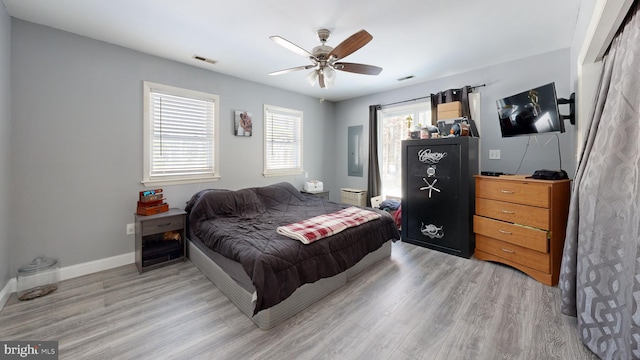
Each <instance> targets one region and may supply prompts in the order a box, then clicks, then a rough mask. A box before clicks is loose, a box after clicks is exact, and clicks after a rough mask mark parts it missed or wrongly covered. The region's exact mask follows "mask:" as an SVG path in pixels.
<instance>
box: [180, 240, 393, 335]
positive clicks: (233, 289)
mask: <svg viewBox="0 0 640 360" xmlns="http://www.w3.org/2000/svg"><path fill="white" fill-rule="evenodd" d="M188 246H189V259H190V260H191V262H193V263H194V264H195V265H196V267H197V268H198V269H200V271H202V272H203V273H204V274H205V275H206V276H207V277H208V278H209V280H211V281H212V282H213V283H214V284H215V285H216V286H217V287H218V288H219V289H220V290H221V291H222V292H223V293H224V294H225V295H227V297H228V298H229V299H230V300H231V301H232V302H233V303H234V304H235V305H236V306H237V307H238V308H239V309H240V311H242V312H243V313H244V314H245V315H247V316H248V317H249V318H250V319H251V320H252V321H253V322H254V323H255V324H256V325H257V326H258V328H260V329H262V330H268V329H270V328H272V327H274V326H276V325H278V324H279V323H281V322H283V321H285V320H287V319H288V318H290V317H292V316H294V315H295V314H297V313H299V312H300V311H302V310H304V309H306V308H307V307H309V306H310V305H312V304H313V303H315V302H316V301H318V300H320V299H322V298H323V297H325V296H327V295H329V294H330V293H331V292H333V291H334V290H336V289H338V288H339V287H341V286H342V285H344V284H345V283H346V282H347V281H348V280H350V279H351V278H353V277H354V276H355V275H357V274H359V273H360V272H362V271H364V270H365V269H367V268H369V267H371V266H372V265H373V264H375V263H377V262H378V261H380V260H382V259H385V258H388V257H390V256H391V241H387V242H385V243H384V244H383V245H382V247H380V248H379V249H378V250H376V251H374V252H372V253H369V254H368V255H367V256H365V257H364V258H362V260H360V261H359V262H358V263H357V264H355V265H354V266H352V267H351V268H349V269H347V270H346V271H344V272H342V273H340V274H337V275H334V276H332V277H330V278H324V279H320V280H318V281H316V282H314V283H311V284H304V285H303V286H301V287H300V288H298V289H297V290H296V291H295V292H294V293H293V294H291V296H290V297H288V298H287V299H285V300H284V301H282V302H281V303H279V304H277V305H275V306H272V307H270V308H268V309H264V310H262V311H260V312H259V313H257V314H256V315H255V316H253V309H254V301H253V296H254V292H251V291H248V290H246V289H245V288H243V287H242V286H240V285H239V284H238V283H236V281H235V280H233V279H232V278H231V277H230V276H229V275H228V274H227V273H225V272H224V270H222V268H221V267H220V266H218V265H217V264H216V263H215V261H213V260H212V259H211V257H209V256H207V255H206V254H205V252H203V250H201V249H200V248H199V247H198V246H197V245H196V244H194V243H193V242H192V241H191V240H189V241H188Z"/></svg>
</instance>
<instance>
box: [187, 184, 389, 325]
mask: <svg viewBox="0 0 640 360" xmlns="http://www.w3.org/2000/svg"><path fill="white" fill-rule="evenodd" d="M349 206H350V205H347V204H338V203H334V202H330V201H326V200H323V199H321V198H319V197H316V196H312V195H307V194H302V193H300V192H299V191H298V190H297V189H296V188H294V187H293V186H292V185H291V184H289V183H278V184H274V185H270V186H264V187H255V188H249V189H242V190H238V191H228V190H203V191H200V192H198V193H197V194H195V195H194V196H193V197H192V198H191V200H190V201H189V202H188V203H187V207H186V210H187V212H188V213H189V227H190V231H191V232H192V234H193V235H195V236H197V237H198V238H199V239H200V240H202V242H204V244H205V245H207V246H208V247H209V248H211V249H212V250H214V251H216V252H219V253H220V254H222V255H224V256H226V257H228V258H230V259H232V260H235V261H237V262H239V263H241V264H242V266H243V268H244V270H245V271H246V272H247V274H248V275H249V277H250V278H251V279H252V282H253V285H254V286H255V288H256V292H257V297H258V299H257V302H256V307H255V309H254V314H257V313H258V312H259V311H260V310H263V309H267V308H269V307H271V306H274V305H276V304H278V303H279V302H281V301H282V300H284V299H286V298H287V297H288V296H289V295H291V294H292V293H293V292H294V291H295V290H296V289H297V288H298V287H300V286H302V285H303V284H306V283H312V282H315V281H317V280H319V279H321V278H326V277H330V276H333V275H336V274H338V273H340V272H343V271H345V270H346V269H348V268H350V267H351V266H353V265H355V264H356V263H357V262H358V261H359V260H360V259H362V258H363V257H364V256H365V255H367V254H368V253H370V252H372V251H375V250H377V249H378V248H380V246H382V244H383V243H384V242H386V241H388V240H394V241H395V240H398V239H399V238H400V237H399V234H398V230H397V229H396V227H395V224H394V222H393V219H392V218H391V216H389V214H388V213H386V212H384V211H378V212H379V213H381V214H382V215H383V216H382V218H380V219H378V220H374V221H370V222H368V223H365V224H362V225H360V226H357V227H353V228H349V229H347V230H345V231H343V232H341V233H339V234H336V235H333V236H330V237H328V238H325V239H322V240H318V241H316V242H314V243H312V244H309V245H305V244H303V243H302V242H300V241H298V240H293V239H290V238H287V237H285V236H283V235H279V234H277V233H276V228H277V227H278V226H280V225H287V224H290V223H294V222H297V221H301V220H305V219H308V218H311V217H313V216H317V215H321V214H327V213H332V212H335V211H338V210H340V209H344V208H347V207H349Z"/></svg>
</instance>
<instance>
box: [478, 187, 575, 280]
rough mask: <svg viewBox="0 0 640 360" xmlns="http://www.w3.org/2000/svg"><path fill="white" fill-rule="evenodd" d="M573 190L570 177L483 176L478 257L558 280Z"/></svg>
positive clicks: (535, 277) (528, 273)
mask: <svg viewBox="0 0 640 360" xmlns="http://www.w3.org/2000/svg"><path fill="white" fill-rule="evenodd" d="M570 194H571V180H569V179H565V180H535V179H530V178H526V177H525V175H510V176H505V175H503V176H500V177H494V176H477V177H476V206H475V208H476V215H475V216H474V224H473V229H474V231H475V233H476V252H475V256H476V258H478V259H480V260H488V261H495V262H499V263H503V264H506V265H509V266H512V267H514V268H516V269H518V270H520V271H522V272H524V273H525V274H527V275H529V276H531V277H532V278H534V279H536V280H537V281H539V282H541V283H543V284H546V285H549V286H553V285H556V284H557V283H558V277H559V274H560V262H561V259H562V249H563V246H564V237H565V230H566V226H567V216H568V213H569V198H570Z"/></svg>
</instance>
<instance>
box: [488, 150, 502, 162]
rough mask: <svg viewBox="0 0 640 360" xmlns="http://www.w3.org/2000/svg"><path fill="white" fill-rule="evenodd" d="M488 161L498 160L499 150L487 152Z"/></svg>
mask: <svg viewBox="0 0 640 360" xmlns="http://www.w3.org/2000/svg"><path fill="white" fill-rule="evenodd" d="M489 159H490V160H500V150H489Z"/></svg>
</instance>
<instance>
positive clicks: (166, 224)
mask: <svg viewBox="0 0 640 360" xmlns="http://www.w3.org/2000/svg"><path fill="white" fill-rule="evenodd" d="M169 225H171V223H170V222H168V223H164V224H158V227H163V226H169Z"/></svg>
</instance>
